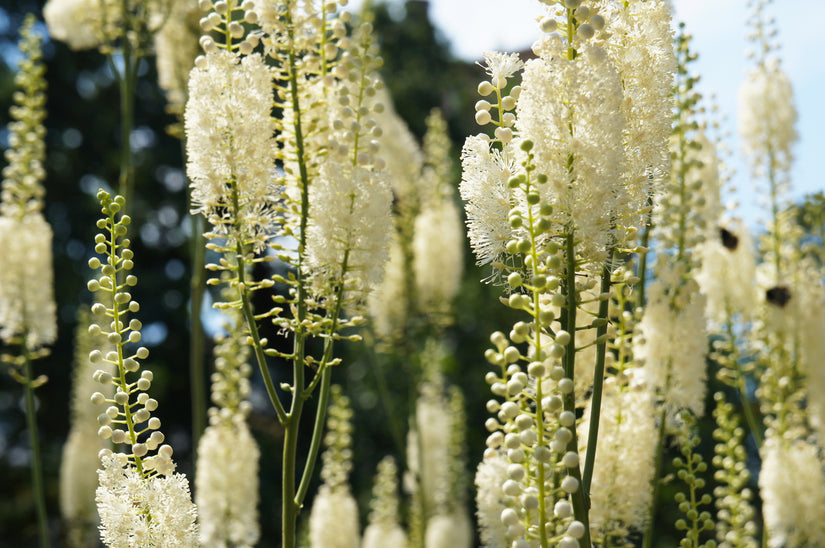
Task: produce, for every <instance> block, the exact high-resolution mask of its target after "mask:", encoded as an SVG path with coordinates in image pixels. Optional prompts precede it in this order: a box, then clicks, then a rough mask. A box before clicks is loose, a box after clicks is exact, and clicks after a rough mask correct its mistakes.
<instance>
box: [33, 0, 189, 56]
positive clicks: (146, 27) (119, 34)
mask: <svg viewBox="0 0 825 548" xmlns="http://www.w3.org/2000/svg"><path fill="white" fill-rule="evenodd" d="M173 1H174V0H126V1H121V0H48V2H46V5H45V6H44V8H43V17H44V18H45V20H46V24H47V25H48V27H49V34H51V35H52V36H53V37H54V38H55V39H57V40H59V41H61V42H65V43H66V44H67V45H68V46H69V47H70V48H72V49H75V50H83V49H91V48H100V50H101V51H102V52H104V53H111V47H112V46H116V45H117V44H118V42H120V41H122V40H129V41H130V42H131V48H132V49H133V50H138V51H140V50H143V52H145V51H146V49H148V46H149V44H148V43H146V42H145V39H146V38H147V37H149V36H151V34H152V33H154V32H156V31H157V30H158V29H159V28H160V27H161V26H162V25H163V24H164V22H165V21H166V18H167V16H168V14H169V10H170V9H171V5H172V2H173Z"/></svg>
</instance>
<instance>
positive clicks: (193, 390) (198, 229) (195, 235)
mask: <svg viewBox="0 0 825 548" xmlns="http://www.w3.org/2000/svg"><path fill="white" fill-rule="evenodd" d="M184 143H185V141H184V140H181V148H182V151H183V152H182V155H183V158H186V145H185V144H184ZM186 209H187V210H189V209H191V208H190V207H189V199H187V208H186ZM190 220H191V221H192V240H191V252H192V264H191V269H192V273H191V278H190V280H189V295H190V307H191V308H190V310H189V381H190V383H191V386H190V394H191V397H192V447H193V448H194V449H195V451H197V449H198V444H199V442H200V437H201V434H202V433H203V431H204V429H205V428H206V390H207V389H206V361H205V356H204V354H205V352H204V339H205V337H204V333H203V324H202V323H201V307H202V305H203V295H204V293H205V292H206V269H205V268H204V265H205V262H206V247H205V245H204V242H203V233H204V230H205V228H204V226H205V220H204V217H203V215H191V216H190ZM194 462H197V459H194Z"/></svg>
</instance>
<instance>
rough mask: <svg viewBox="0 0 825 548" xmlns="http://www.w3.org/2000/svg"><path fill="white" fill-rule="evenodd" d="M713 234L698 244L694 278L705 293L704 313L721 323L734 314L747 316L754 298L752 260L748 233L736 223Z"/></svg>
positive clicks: (749, 313)
mask: <svg viewBox="0 0 825 548" xmlns="http://www.w3.org/2000/svg"><path fill="white" fill-rule="evenodd" d="M718 230H719V232H718V235H717V237H716V238H713V239H711V240H707V241H705V242H703V243H702V244H700V246H699V248H698V249H697V252H696V254H697V256H698V257H699V259H700V264H701V266H700V268H699V270H698V271H697V272H696V281H697V282H698V283H699V287H700V288H701V291H702V293H703V294H704V295H705V297H707V307H706V315H707V317H708V319H710V320H711V321H712V322H714V323H715V325H716V326H717V327H721V326H723V325H724V324H725V322H726V321H728V319H729V318H731V317H732V316H734V315H741V317H742V318H744V319H746V320H747V319H748V318H749V317H750V315H751V313H752V311H753V306H754V303H756V302H757V300H758V299H757V294H756V286H755V285H754V276H755V275H756V262H755V258H754V255H753V243H752V241H751V237H750V233H749V232H748V231H747V229H746V227H744V226H743V225H741V224H740V223H731V224H729V225H727V226H726V227H724V228H719V229H718Z"/></svg>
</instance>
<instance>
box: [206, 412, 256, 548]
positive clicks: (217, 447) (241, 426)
mask: <svg viewBox="0 0 825 548" xmlns="http://www.w3.org/2000/svg"><path fill="white" fill-rule="evenodd" d="M259 457H260V451H259V450H258V445H257V443H255V439H254V438H253V437H252V434H251V432H250V431H249V427H248V426H247V425H246V423H245V422H240V423H237V424H236V423H221V424H218V425H210V426H209V427H208V428H207V429H206V430H205V431H204V433H203V436H202V437H201V440H200V444H199V445H198V466H197V475H196V477H195V493H196V498H195V502H196V503H197V506H198V514H199V518H198V520H199V523H200V542H201V544H202V545H203V546H237V547H251V546H255V544H256V543H257V541H258V537H259V535H260V525H259V523H258V460H259Z"/></svg>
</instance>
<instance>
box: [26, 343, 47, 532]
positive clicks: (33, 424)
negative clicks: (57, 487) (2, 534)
mask: <svg viewBox="0 0 825 548" xmlns="http://www.w3.org/2000/svg"><path fill="white" fill-rule="evenodd" d="M23 359H24V360H25V361H24V363H23V375H24V380H25V383H24V384H23V387H24V391H25V394H26V423H27V425H28V429H29V442H30V443H31V449H32V463H31V472H32V490H33V492H34V493H33V494H34V501H35V508H36V510H37V528H38V534H39V536H40V548H48V547H49V546H50V545H51V544H50V541H49V522H48V515H47V514H46V494H45V491H44V488H43V461H42V459H41V456H40V441H39V438H38V432H37V417H36V413H37V411H36V409H35V404H34V388H33V387H32V366H31V359H30V358H29V354H28V350H27V349H25V348H24V349H23Z"/></svg>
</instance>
